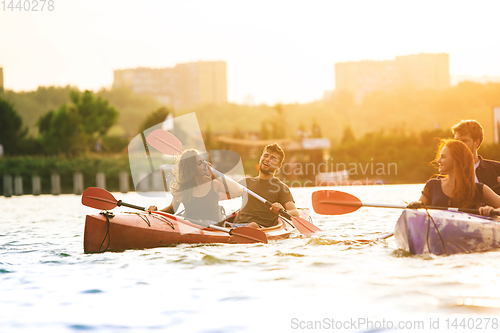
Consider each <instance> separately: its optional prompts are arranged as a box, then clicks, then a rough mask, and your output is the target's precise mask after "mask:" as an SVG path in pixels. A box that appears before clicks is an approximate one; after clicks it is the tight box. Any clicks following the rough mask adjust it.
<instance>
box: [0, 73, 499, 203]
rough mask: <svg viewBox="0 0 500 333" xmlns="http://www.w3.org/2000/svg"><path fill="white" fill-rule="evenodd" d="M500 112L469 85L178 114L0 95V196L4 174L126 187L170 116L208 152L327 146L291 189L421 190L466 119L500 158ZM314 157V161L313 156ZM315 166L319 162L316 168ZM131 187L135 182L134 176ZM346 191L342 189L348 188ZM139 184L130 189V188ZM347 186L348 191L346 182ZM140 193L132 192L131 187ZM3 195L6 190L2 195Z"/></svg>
mask: <svg viewBox="0 0 500 333" xmlns="http://www.w3.org/2000/svg"><path fill="white" fill-rule="evenodd" d="M494 106H500V83H488V84H478V83H472V82H463V83H460V84H458V85H457V86H454V87H450V88H448V89H444V90H415V89H411V88H409V87H408V88H401V89H399V90H394V91H390V92H387V91H377V92H373V93H372V94H369V95H367V96H366V97H365V98H364V99H363V101H362V102H361V103H355V102H354V99H353V97H352V95H351V94H349V93H347V92H335V93H333V95H332V97H331V98H330V99H328V100H321V101H316V102H312V103H307V104H286V105H281V104H278V105H275V106H268V105H255V106H249V105H238V104H232V103H226V104H222V105H200V106H198V107H195V108H193V109H191V110H173V109H172V108H171V107H170V106H165V105H162V104H161V103H160V102H158V101H157V100H156V99H154V98H153V97H150V96H144V95H135V94H133V93H132V92H130V91H127V90H123V89H120V90H106V89H102V90H100V91H98V92H91V91H84V92H81V91H78V90H77V89H76V88H72V87H69V86H68V87H39V88H38V89H37V90H35V91H30V92H14V91H9V90H5V91H3V92H0V143H1V144H2V145H3V150H4V156H3V157H2V158H0V183H1V184H0V190H3V176H4V175H11V176H12V177H16V176H18V177H21V178H22V181H23V191H24V193H31V177H32V176H33V175H38V176H40V179H41V187H42V193H50V175H51V174H53V173H54V172H57V173H58V174H60V176H61V190H62V193H73V191H72V189H73V184H72V182H73V174H74V173H75V172H81V173H82V174H83V182H84V186H85V187H88V186H95V185H96V184H95V182H96V181H95V179H96V174H97V173H99V172H101V173H102V172H103V173H104V174H105V175H106V187H107V189H109V190H111V191H117V190H118V189H119V176H118V175H119V173H120V172H124V171H125V172H128V173H129V174H130V166H129V165H128V163H129V161H128V156H127V146H128V143H129V142H130V140H131V139H132V138H133V137H134V136H136V135H137V134H138V133H140V131H141V130H143V129H146V128H148V127H150V126H153V125H155V124H158V123H159V122H161V121H163V120H164V119H165V117H166V115H168V114H170V113H171V114H173V115H174V116H180V115H183V114H186V113H190V112H196V115H197V118H198V122H199V125H200V129H201V131H202V132H203V135H204V138H205V143H206V145H207V149H228V148H229V147H228V146H227V145H225V144H223V143H222V142H219V141H217V137H218V136H225V137H228V136H229V137H234V138H239V139H258V140H283V139H289V140H295V141H300V139H301V138H304V137H305V138H308V137H309V138H320V137H325V138H328V139H329V140H330V142H331V148H330V149H328V150H324V151H323V155H324V159H323V161H322V163H317V162H316V163H314V164H311V162H310V161H308V160H307V158H306V159H303V160H299V161H297V160H295V159H294V158H293V153H292V152H291V153H290V154H288V152H287V159H286V160H285V163H289V165H288V167H285V168H283V169H282V170H281V172H280V174H279V175H278V176H279V177H280V178H281V179H283V180H284V181H285V182H287V183H288V184H291V185H292V186H314V185H315V182H314V177H315V176H316V175H318V174H319V173H320V172H322V173H323V172H338V171H343V172H344V173H346V174H347V175H348V179H349V180H350V181H359V183H362V181H364V180H367V181H368V180H381V181H383V182H384V183H386V184H389V183H390V184H402V183H423V182H425V181H426V180H427V179H429V178H430V177H432V176H433V174H435V172H436V169H435V167H434V166H433V165H431V163H430V162H431V161H432V160H433V159H434V157H435V152H436V149H437V143H438V139H439V138H449V137H451V136H452V134H451V131H450V128H451V126H452V125H453V124H455V123H457V122H459V121H460V120H462V119H476V120H478V121H479V122H480V123H481V124H482V125H483V127H484V130H485V142H484V143H483V145H482V146H481V148H480V150H479V153H480V154H481V155H482V156H483V157H484V158H486V159H493V160H500V144H498V143H497V144H495V143H493V132H494V129H493V125H492V123H493V122H492V119H493V117H492V108H493V107H494ZM231 149H232V150H235V151H236V152H238V153H239V154H240V156H241V159H242V161H243V164H244V167H245V172H246V173H247V174H250V175H253V174H256V169H255V165H256V164H257V162H258V161H257V158H258V156H256V155H258V154H255V152H252V151H251V150H249V149H246V148H244V147H242V148H241V149H240V148H236V149H234V147H231ZM306 157H307V156H306ZM316 161H317V160H316ZM129 179H130V180H131V177H129ZM341 183H342V182H341ZM130 184H132V182H130ZM342 184H345V182H343V183H342ZM130 187H131V188H133V185H131V186H130ZM2 193H3V192H2Z"/></svg>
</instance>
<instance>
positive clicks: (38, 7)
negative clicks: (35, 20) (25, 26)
mask: <svg viewBox="0 0 500 333" xmlns="http://www.w3.org/2000/svg"><path fill="white" fill-rule="evenodd" d="M0 3H1V4H2V10H3V11H4V12H5V11H8V10H10V11H12V12H13V11H19V12H42V11H44V10H45V11H49V12H51V11H53V10H54V0H17V1H16V0H11V1H8V0H7V1H5V0H3V1H2V2H0Z"/></svg>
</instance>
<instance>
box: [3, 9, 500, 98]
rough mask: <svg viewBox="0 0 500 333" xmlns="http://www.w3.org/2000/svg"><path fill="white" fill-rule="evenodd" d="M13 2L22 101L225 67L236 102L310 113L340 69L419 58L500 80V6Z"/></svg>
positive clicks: (6, 45) (6, 25)
mask: <svg viewBox="0 0 500 333" xmlns="http://www.w3.org/2000/svg"><path fill="white" fill-rule="evenodd" d="M2 1H4V0H2ZM10 1H12V0H5V1H4V3H2V2H0V67H3V71H4V86H5V88H6V89H11V90H15V91H23V90H24V91H26V90H34V89H36V88H37V87H38V86H49V85H57V86H65V85H67V84H70V85H73V86H77V87H78V88H80V89H91V90H99V89H101V88H110V87H111V85H112V84H113V70H116V69H125V68H136V67H153V68H162V67H173V66H175V65H176V64H178V63H185V62H192V61H200V60H201V61H211V60H223V61H226V63H227V85H228V100H229V101H230V102H234V103H242V102H243V101H244V99H245V97H246V96H248V95H251V96H252V97H253V98H254V101H255V103H257V104H260V103H266V104H270V105H272V104H275V103H307V102H311V101H314V100H318V99H321V98H322V97H323V93H324V91H326V90H333V89H334V88H335V73H334V66H335V63H337V62H345V61H360V60H391V59H394V58H395V57H396V56H399V55H408V54H418V53H448V54H449V56H450V75H451V76H458V75H470V76H477V77H480V76H484V75H487V76H500V37H499V36H500V34H499V32H500V19H499V16H498V13H500V1H497V0H491V1H482V0H477V1H460V0H455V1H444V0H442V1H441V0H440V1H436V0H432V1H427V0H418V1H413V0H404V1H402V0H395V1H392V0H387V1H379V0H369V1H356V0H349V1H347V0H345V1H336V0H328V1H322V0H309V1H293V0H287V1H272V0H267V1H260V0H253V1H238V0H230V1H226V0H219V1H212V0H205V1H194V0H182V1H181V0H179V1H170V0H147V1H132V0H53V1H52V2H51V4H52V5H53V7H51V8H52V9H53V10H52V11H49V10H48V5H49V2H48V1H47V3H46V4H45V8H44V10H43V11H40V9H41V3H42V2H39V7H38V8H37V9H39V11H38V12H34V11H30V10H24V9H23V10H21V11H20V10H19V9H14V10H13V11H12V10H11V9H9V8H8V6H9V3H10ZM17 2H18V0H14V3H13V4H14V6H15V5H16V4H17ZM35 2H36V1H35V0H23V3H24V6H25V8H28V6H32V5H34V4H35Z"/></svg>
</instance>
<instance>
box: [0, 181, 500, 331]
mask: <svg viewBox="0 0 500 333" xmlns="http://www.w3.org/2000/svg"><path fill="white" fill-rule="evenodd" d="M422 188H423V185H382V186H353V187H339V188H336V189H338V190H341V191H345V192H349V193H351V194H354V195H356V196H358V197H359V198H360V199H361V200H362V201H364V202H367V203H368V202H369V203H387V204H402V203H403V200H404V201H411V200H416V199H418V197H419V195H420V191H421V190H422ZM316 189H317V188H293V189H292V193H293V195H294V197H295V200H296V202H297V205H298V206H299V207H306V208H310V209H311V216H312V218H313V220H314V223H315V224H317V225H318V226H319V227H320V228H322V229H323V230H324V234H322V235H321V236H315V237H304V236H301V235H294V236H293V237H291V238H289V239H286V240H280V241H276V242H270V243H269V244H247V245H232V244H231V245H179V246H176V247H166V248H157V249H149V250H131V251H125V252H121V253H103V254H84V253H83V230H84V219H85V215H86V214H94V213H97V212H98V211H96V210H94V209H91V208H88V207H84V206H82V205H81V203H80V197H79V196H76V195H61V196H39V197H34V196H22V197H12V198H4V197H0V207H1V215H0V332H73V331H89V332H142V331H159V332H231V333H232V332H299V331H300V332H334V331H335V332H368V331H370V330H373V329H379V328H380V329H382V330H379V331H385V330H383V328H386V327H388V328H390V327H394V328H398V327H399V328H400V329H399V331H401V332H403V331H404V332H406V331H416V332H429V331H433V330H434V331H437V330H438V328H439V330H440V331H444V330H448V331H450V332H459V331H467V330H468V328H476V329H478V330H480V331H482V332H486V331H488V332H490V331H491V332H498V331H500V327H499V325H500V323H499V318H500V317H499V315H500V288H499V286H500V252H487V253H475V254H467V255H453V256H448V257H446V256H441V257H438V256H433V255H424V256H409V255H408V254H407V253H405V252H403V251H401V250H398V249H397V246H396V244H395V242H394V239H388V240H387V241H377V242H372V243H362V242H357V241H356V240H357V239H371V238H376V237H377V236H380V235H383V234H386V233H388V232H391V231H393V229H394V225H395V222H396V221H397V218H398V217H399V215H400V214H401V210H396V209H383V208H361V209H359V210H358V211H357V212H354V213H351V214H348V215H343V216H320V215H317V214H315V213H314V212H313V210H312V204H311V193H312V192H313V191H314V190H316ZM114 195H115V197H116V198H117V199H122V200H123V201H124V202H128V203H133V204H137V205H142V206H147V205H149V204H155V205H157V206H164V205H165V202H166V199H165V198H145V197H142V196H140V195H138V194H137V193H127V194H122V193H115V194H114ZM227 204H228V206H229V207H231V206H236V205H237V204H238V203H234V202H229V203H227ZM115 210H118V211H119V210H123V209H121V208H120V209H115ZM422 325H424V326H422Z"/></svg>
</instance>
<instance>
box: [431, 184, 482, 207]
mask: <svg viewBox="0 0 500 333" xmlns="http://www.w3.org/2000/svg"><path fill="white" fill-rule="evenodd" d="M476 186H477V190H478V191H479V193H480V194H481V197H482V196H483V186H484V184H483V183H476ZM422 194H423V195H424V196H425V197H426V198H427V200H428V201H429V204H428V206H438V207H453V199H452V198H450V197H449V196H447V195H446V194H444V192H443V188H442V187H441V179H429V180H428V181H427V183H426V184H425V186H424V190H423V191H422Z"/></svg>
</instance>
